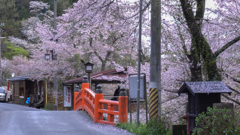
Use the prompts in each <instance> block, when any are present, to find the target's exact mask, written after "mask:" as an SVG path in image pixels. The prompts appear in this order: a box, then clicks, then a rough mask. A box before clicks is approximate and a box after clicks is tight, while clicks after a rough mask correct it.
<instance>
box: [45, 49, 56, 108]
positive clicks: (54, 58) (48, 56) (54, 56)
mask: <svg viewBox="0 0 240 135" xmlns="http://www.w3.org/2000/svg"><path fill="white" fill-rule="evenodd" d="M48 51H50V53H51V54H49V53H48ZM51 56H52V60H57V54H55V50H54V49H53V50H47V53H46V54H45V60H47V61H48V60H50V57H51ZM53 85H54V90H55V91H56V98H55V104H54V110H58V86H57V85H58V83H57V77H56V76H55V77H54V80H53Z"/></svg>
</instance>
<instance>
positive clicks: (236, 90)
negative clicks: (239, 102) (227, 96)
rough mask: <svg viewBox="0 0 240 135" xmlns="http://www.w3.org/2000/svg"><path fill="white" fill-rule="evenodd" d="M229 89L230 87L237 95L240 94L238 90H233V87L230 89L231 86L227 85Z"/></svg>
mask: <svg viewBox="0 0 240 135" xmlns="http://www.w3.org/2000/svg"><path fill="white" fill-rule="evenodd" d="M227 87H228V88H229V89H230V90H232V91H234V92H236V93H237V94H240V92H239V91H238V90H236V89H234V88H232V87H230V86H228V85H227Z"/></svg>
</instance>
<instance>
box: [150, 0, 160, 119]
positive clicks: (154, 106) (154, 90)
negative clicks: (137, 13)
mask: <svg viewBox="0 0 240 135" xmlns="http://www.w3.org/2000/svg"><path fill="white" fill-rule="evenodd" d="M150 59H151V60H150V94H149V95H150V110H149V116H150V119H151V118H153V117H156V116H161V0H151V56H150Z"/></svg>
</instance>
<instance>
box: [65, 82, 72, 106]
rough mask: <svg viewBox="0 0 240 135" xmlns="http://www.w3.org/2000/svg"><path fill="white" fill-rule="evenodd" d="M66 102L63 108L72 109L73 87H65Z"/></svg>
mask: <svg viewBox="0 0 240 135" xmlns="http://www.w3.org/2000/svg"><path fill="white" fill-rule="evenodd" d="M63 90H64V102H63V107H72V92H71V91H72V89H71V86H64V87H63Z"/></svg>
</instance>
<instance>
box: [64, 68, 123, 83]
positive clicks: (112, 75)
mask: <svg viewBox="0 0 240 135" xmlns="http://www.w3.org/2000/svg"><path fill="white" fill-rule="evenodd" d="M126 76H127V75H126V73H124V72H123V71H119V72H118V71H117V70H116V69H111V70H106V71H101V72H98V73H94V74H91V81H92V83H94V82H98V83H120V82H121V81H123V80H124V79H125V78H126ZM82 80H83V77H80V78H75V79H71V80H67V81H64V82H62V83H63V84H76V83H82Z"/></svg>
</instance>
